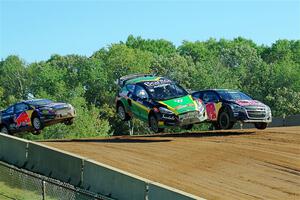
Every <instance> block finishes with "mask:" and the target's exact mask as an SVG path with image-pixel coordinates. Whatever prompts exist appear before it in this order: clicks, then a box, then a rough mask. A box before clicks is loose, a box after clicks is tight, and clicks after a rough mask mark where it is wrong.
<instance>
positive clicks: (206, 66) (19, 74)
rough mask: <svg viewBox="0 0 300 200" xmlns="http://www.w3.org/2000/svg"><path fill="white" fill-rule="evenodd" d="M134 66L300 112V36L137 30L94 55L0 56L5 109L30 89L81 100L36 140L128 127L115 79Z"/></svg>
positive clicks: (139, 128) (138, 126) (279, 110)
mask: <svg viewBox="0 0 300 200" xmlns="http://www.w3.org/2000/svg"><path fill="white" fill-rule="evenodd" d="M131 73H153V74H157V75H161V76H167V77H169V78H171V79H174V80H176V81H177V82H179V83H180V84H181V85H183V86H184V87H186V88H188V89H191V90H199V89H205V88H229V89H239V90H242V91H244V92H246V93H248V94H249V95H250V96H252V97H254V98H256V99H258V100H260V101H262V102H265V103H267V104H269V105H270V107H271V109H272V111H273V115H275V116H281V115H283V114H285V115H291V114H295V113H299V112H300V105H299V102H300V78H299V77H300V41H299V40H278V41H276V42H275V43H273V44H272V45H271V46H265V45H257V44H255V43H254V42H253V41H252V40H248V39H245V38H242V37H238V38H235V39H233V40H225V39H220V40H215V39H213V38H211V39H209V40H207V41H195V42H191V41H183V43H182V44H181V45H180V46H178V47H176V46H175V45H174V44H173V43H172V42H170V41H167V40H164V39H156V40H154V39H143V38H141V37H134V36H132V35H130V36H129V37H128V38H127V40H126V41H125V42H119V43H115V44H111V45H109V46H108V47H105V48H101V49H100V50H98V51H96V52H95V53H94V54H93V55H92V56H91V57H85V56H79V55H66V56H60V55H53V56H51V57H50V59H48V60H46V61H40V62H34V63H25V62H24V61H23V60H22V59H21V58H19V57H18V56H15V55H11V56H8V57H7V58H6V59H5V60H2V61H0V74H1V76H0V108H5V107H6V106H8V105H10V104H12V103H15V102H17V101H20V100H22V99H27V98H29V97H30V96H34V97H36V98H50V99H53V100H56V101H64V102H69V103H71V104H73V105H74V106H75V107H76V110H77V115H78V116H77V118H76V120H75V123H74V124H73V125H72V126H65V125H63V124H59V125H55V126H51V127H47V128H46V129H45V130H44V131H43V134H41V135H40V136H33V135H31V134H25V135H23V137H26V138H30V139H45V138H46V139H48V138H77V137H94V136H99V135H109V134H128V133H129V129H128V124H126V123H123V122H121V121H120V120H119V118H118V117H116V111H115V105H114V98H115V95H116V93H117V91H118V90H119V88H118V87H117V86H116V84H115V83H114V82H115V80H116V79H117V78H118V77H120V76H123V75H127V74H131ZM134 125H135V132H138V133H143V134H148V133H149V129H148V128H147V124H146V123H143V122H140V121H138V120H134ZM205 127H206V128H207V126H206V125H202V126H196V127H195V128H194V129H203V128H205ZM170 131H177V129H173V130H170Z"/></svg>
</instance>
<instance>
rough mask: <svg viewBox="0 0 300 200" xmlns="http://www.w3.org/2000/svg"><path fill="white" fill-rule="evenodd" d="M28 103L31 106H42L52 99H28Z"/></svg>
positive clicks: (49, 102)
mask: <svg viewBox="0 0 300 200" xmlns="http://www.w3.org/2000/svg"><path fill="white" fill-rule="evenodd" d="M28 103H29V104H31V105H33V106H44V105H47V104H51V103H53V101H51V100H49V99H40V100H32V101H29V102H28Z"/></svg>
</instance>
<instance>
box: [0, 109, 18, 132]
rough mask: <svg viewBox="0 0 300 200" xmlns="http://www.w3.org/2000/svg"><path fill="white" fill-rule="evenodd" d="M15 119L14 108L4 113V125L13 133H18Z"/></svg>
mask: <svg viewBox="0 0 300 200" xmlns="http://www.w3.org/2000/svg"><path fill="white" fill-rule="evenodd" d="M14 119H15V115H14V106H10V107H8V108H7V109H6V110H5V111H4V112H3V113H2V123H4V124H5V125H6V126H7V128H8V129H9V131H11V132H15V131H16V127H15V120H14Z"/></svg>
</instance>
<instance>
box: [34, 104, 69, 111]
mask: <svg viewBox="0 0 300 200" xmlns="http://www.w3.org/2000/svg"><path fill="white" fill-rule="evenodd" d="M45 107H46V108H53V109H58V110H59V109H64V108H69V105H68V104H66V103H50V104H47V105H43V106H41V107H40V108H45Z"/></svg>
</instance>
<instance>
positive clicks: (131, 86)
mask: <svg viewBox="0 0 300 200" xmlns="http://www.w3.org/2000/svg"><path fill="white" fill-rule="evenodd" d="M126 88H127V90H128V91H129V92H131V93H133V92H134V88H135V85H127V86H126Z"/></svg>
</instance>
